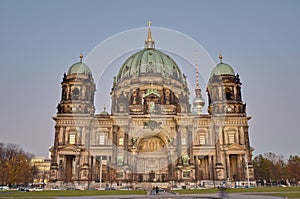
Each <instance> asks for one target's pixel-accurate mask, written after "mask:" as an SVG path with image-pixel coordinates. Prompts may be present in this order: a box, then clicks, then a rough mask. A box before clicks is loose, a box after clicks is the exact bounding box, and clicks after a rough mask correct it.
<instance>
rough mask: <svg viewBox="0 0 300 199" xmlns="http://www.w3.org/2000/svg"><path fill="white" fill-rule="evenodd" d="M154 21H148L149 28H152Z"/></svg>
mask: <svg viewBox="0 0 300 199" xmlns="http://www.w3.org/2000/svg"><path fill="white" fill-rule="evenodd" d="M151 24H152V21H150V20H149V21H148V28H151Z"/></svg>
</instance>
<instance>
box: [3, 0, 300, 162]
mask: <svg viewBox="0 0 300 199" xmlns="http://www.w3.org/2000/svg"><path fill="white" fill-rule="evenodd" d="M299 19H300V1H298V0H294V1H293V0H288V1H284V0H281V1H277V0H264V1H261V0H254V1H240V0H228V1H215V0H207V1H199V0H190V1H175V0H165V1H161V0H152V1H140V0H127V1H116V0H110V1H96V0H90V1H77V0H63V1H58V0H57V1H55V0H54V1H38V0H35V1H34V0H27V1H16V0H1V1H0V27H1V29H0V30H1V31H0V58H1V64H0V68H1V72H0V85H1V97H0V110H1V112H0V142H4V143H16V144H19V145H20V146H21V147H22V148H23V149H24V150H26V151H28V152H30V153H33V154H36V155H47V154H48V148H49V146H51V145H53V135H54V122H53V120H52V118H51V117H52V116H54V115H55V113H56V106H57V104H58V102H59V100H60V92H61V89H60V82H61V80H62V76H63V73H64V72H67V70H68V68H69V67H70V66H71V65H72V64H73V63H75V62H77V61H78V60H79V59H78V55H79V54H80V53H83V54H89V53H90V52H91V51H92V50H93V49H94V48H95V47H96V46H97V45H98V44H99V43H101V42H103V41H104V40H106V39H107V38H109V37H111V36H112V35H115V34H117V33H120V32H123V31H126V30H130V29H134V28H146V25H147V21H148V20H151V21H153V26H154V27H162V28H168V29H172V30H176V31H178V32H181V33H184V34H186V35H187V36H189V37H191V38H193V39H194V40H196V41H197V42H198V43H200V44H201V45H202V46H203V47H204V48H205V49H206V50H207V52H208V53H209V54H210V56H211V57H212V58H213V59H214V61H215V62H217V61H218V58H217V57H218V55H219V53H220V52H222V54H223V56H224V62H226V63H229V64H230V65H231V66H232V67H233V68H234V70H235V72H237V73H239V74H240V77H241V81H242V83H243V87H242V92H243V100H244V101H245V102H246V103H247V112H248V115H250V116H252V119H251V121H250V123H249V124H250V132H249V133H250V142H251V145H252V146H253V147H254V148H255V151H254V155H257V154H261V153H265V152H273V153H276V154H278V155H284V156H285V157H287V156H288V155H290V154H298V155H299V154H300V147H299V140H300V131H299V127H298V122H299V119H300V117H299V115H298V113H299V112H300V108H299V107H300V106H299V102H300V93H299V88H298V86H299V83H298V81H299V74H300V66H299V54H300V50H299V46H300V37H299V35H300V20H299ZM153 34H154V33H153ZM143 37H144V36H143ZM153 37H155V36H153ZM174 42H176V41H174ZM141 48H143V41H141ZM108 50H111V49H108ZM99 57H101V54H100V55H99ZM199 65H200V67H201V61H199ZM99 67H103V66H99ZM102 87H103V89H105V88H106V89H107V88H110V87H111V82H109V83H107V84H101V85H97V90H101V88H102ZM205 87H206V85H202V90H203V91H205ZM203 94H204V96H205V97H207V96H206V95H205V93H204V92H203ZM107 95H109V93H107ZM97 100H98V101H99V99H96V101H97ZM104 104H105V105H107V103H104ZM103 106H104V105H103V104H101V103H100V104H97V107H96V108H97V110H96V112H98V113H99V112H101V111H102V108H103Z"/></svg>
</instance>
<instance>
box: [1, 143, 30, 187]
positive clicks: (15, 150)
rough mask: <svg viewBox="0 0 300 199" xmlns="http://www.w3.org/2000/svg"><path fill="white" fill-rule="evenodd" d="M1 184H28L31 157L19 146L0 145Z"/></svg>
mask: <svg viewBox="0 0 300 199" xmlns="http://www.w3.org/2000/svg"><path fill="white" fill-rule="evenodd" d="M0 154H1V155H0V165H1V176H0V178H1V184H2V185H7V184H8V185H11V184H28V183H29V182H30V176H31V168H30V167H31V166H30V160H31V158H32V155H31V154H29V153H25V152H24V151H23V149H21V148H20V146H19V145H16V144H6V145H5V144H4V143H0Z"/></svg>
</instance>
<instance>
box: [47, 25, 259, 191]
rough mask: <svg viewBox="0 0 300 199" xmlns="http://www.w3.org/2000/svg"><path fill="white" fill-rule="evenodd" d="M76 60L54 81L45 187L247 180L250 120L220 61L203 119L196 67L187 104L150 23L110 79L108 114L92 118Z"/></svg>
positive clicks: (90, 87)
mask: <svg viewBox="0 0 300 199" xmlns="http://www.w3.org/2000/svg"><path fill="white" fill-rule="evenodd" d="M82 58H83V56H82V55H80V61H79V62H78V63H75V64H73V65H72V66H71V67H70V68H69V70H68V72H67V73H65V74H64V75H63V79H62V82H61V100H60V102H59V104H58V106H57V114H56V115H55V116H54V117H53V119H54V121H55V136H54V145H53V146H52V147H51V148H50V152H51V171H50V184H51V186H54V185H55V186H64V185H66V184H68V183H69V184H73V185H78V186H83V187H86V188H87V187H92V186H94V187H95V186H96V185H98V186H99V183H100V186H102V188H104V187H106V186H113V185H121V184H123V185H128V184H130V185H131V186H132V185H137V184H140V185H142V184H145V183H161V184H164V186H166V187H170V186H171V184H172V186H173V185H178V186H182V185H191V184H194V185H199V184H201V183H202V182H207V183H209V182H221V181H226V182H236V181H244V182H246V181H247V180H248V182H249V179H250V180H253V178H254V171H253V165H252V161H251V159H252V152H253V148H252V147H251V146H250V143H249V132H248V128H249V125H248V121H249V120H250V119H251V117H249V116H247V113H246V104H245V103H244V102H243V100H242V91H241V86H242V83H241V80H240V78H239V75H238V74H235V72H234V70H233V68H232V67H231V66H230V65H228V64H226V63H224V62H223V60H222V58H223V57H222V56H220V57H219V59H220V61H219V63H218V64H217V65H216V66H215V67H214V68H213V70H212V71H211V74H210V78H209V81H208V84H207V88H206V92H207V102H208V109H207V113H202V108H203V107H204V102H205V101H204V99H203V97H202V95H201V88H200V86H199V80H198V67H197V66H196V82H195V85H196V86H195V90H194V92H195V98H194V99H193V100H191V102H192V104H190V99H189V96H190V91H189V88H188V83H187V79H186V76H185V75H184V74H183V72H182V71H181V69H180V67H179V66H178V65H177V64H176V62H175V61H174V60H173V59H172V58H171V57H170V56H169V55H167V54H166V53H164V52H161V51H159V50H157V49H155V42H154V40H153V39H152V34H151V27H150V25H149V27H148V34H147V37H146V41H145V44H144V49H141V50H140V51H138V52H136V53H134V54H132V55H130V57H128V58H127V60H126V61H125V62H124V63H123V64H122V66H121V67H120V69H119V72H118V74H116V76H115V77H114V78H113V84H112V88H111V93H110V95H111V111H110V113H108V112H107V111H106V110H104V111H103V112H101V113H99V114H96V113H95V104H94V97H95V96H94V95H95V92H96V86H95V82H94V79H93V74H92V71H91V70H90V68H89V67H88V66H87V65H86V64H84V63H83V61H82ZM98 89H101V88H98ZM108 94H109V93H108ZM203 185H204V183H203Z"/></svg>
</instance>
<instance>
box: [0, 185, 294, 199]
mask: <svg viewBox="0 0 300 199" xmlns="http://www.w3.org/2000/svg"><path fill="white" fill-rule="evenodd" d="M225 191H226V192H227V193H249V194H257V195H270V196H280V197H288V198H300V187H259V188H236V189H226V190H225ZM173 192H176V193H178V194H210V193H217V192H218V189H193V190H174V191H173ZM129 194H139V195H145V194H146V191H143V190H109V191H106V190H101V191H98V190H83V191H80V190H45V191H40V192H19V191H3V192H0V198H8V197H12V198H14V199H25V198H26V199H33V198H34V199H56V197H58V196H69V197H72V196H96V195H129Z"/></svg>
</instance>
